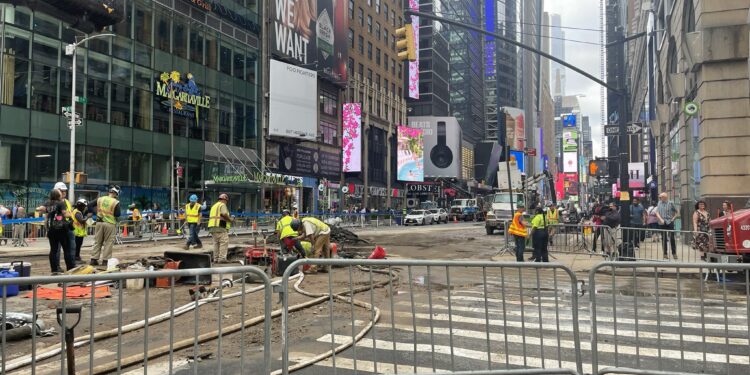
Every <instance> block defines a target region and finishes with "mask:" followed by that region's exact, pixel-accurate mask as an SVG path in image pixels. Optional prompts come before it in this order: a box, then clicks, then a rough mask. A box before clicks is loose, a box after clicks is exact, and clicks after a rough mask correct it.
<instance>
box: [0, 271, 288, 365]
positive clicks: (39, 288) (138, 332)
mask: <svg viewBox="0 0 750 375" xmlns="http://www.w3.org/2000/svg"><path fill="white" fill-rule="evenodd" d="M248 277H251V278H252V279H253V280H254V281H260V282H261V285H259V286H250V285H248V284H246V283H245V282H244V281H245V280H247V278H248ZM206 278H208V280H213V282H212V284H211V285H205V284H207V281H206ZM182 281H184V282H185V283H192V284H195V285H193V286H195V287H194V288H191V286H183V285H181V284H180V285H178V284H176V283H177V282H182ZM152 283H153V284H154V285H152ZM277 283H278V282H276V283H274V284H277ZM198 284H203V285H202V286H198ZM18 285H29V286H31V290H30V291H23V292H21V293H22V294H23V295H25V296H26V297H28V298H22V297H15V298H11V299H9V298H8V297H9V296H10V295H11V294H15V293H16V286H18ZM58 285H59V286H58ZM123 286H126V287H127V289H124V288H122V287H123ZM212 286H213V287H212ZM191 290H192V291H191ZM188 291H191V292H190V293H188ZM255 292H258V293H262V294H263V296H262V297H255V296H251V295H250V294H251V293H255ZM0 297H3V298H2V315H1V316H0V321H1V322H2V325H0V339H1V341H2V352H0V373H2V374H5V373H6V372H10V371H14V370H18V369H22V368H24V369H28V370H30V372H31V373H43V372H50V371H55V372H59V373H63V369H66V368H67V369H68V372H67V373H84V372H86V373H90V374H94V373H97V374H100V373H110V372H117V373H120V372H122V371H124V370H126V369H128V368H132V367H134V366H136V367H138V368H142V369H143V373H146V371H147V370H149V369H150V370H152V371H155V372H163V373H173V372H175V371H178V370H185V372H189V373H194V374H203V373H221V371H222V368H224V369H227V370H225V371H226V372H227V373H236V371H235V370H232V369H237V368H240V369H241V368H243V367H244V366H246V365H251V366H252V368H254V371H253V372H254V373H262V374H268V373H269V369H270V366H271V319H272V315H278V314H280V311H277V312H275V313H273V314H272V312H271V304H272V301H271V298H272V282H271V280H270V279H269V278H268V277H267V276H266V274H265V273H264V271H262V270H261V269H259V268H257V267H251V266H241V267H224V268H206V269H189V270H171V271H170V270H163V271H158V272H154V271H146V272H121V273H108V274H97V275H76V276H45V277H24V278H12V279H8V278H0ZM107 297H109V298H107ZM44 299H52V300H57V301H59V302H57V304H56V306H57V311H55V305H52V307H50V305H49V304H48V303H47V302H44V301H43V300H44ZM230 300H231V301H237V302H232V303H230V302H228V301H230ZM15 311H17V312H20V314H18V313H14V312H15ZM55 318H57V320H58V323H55V320H56V319H55ZM79 322H80V325H81V326H82V327H85V328H83V329H80V330H79V332H78V335H77V336H76V333H75V332H74V330H73V328H75V325H76V324H79ZM261 323H262V324H261ZM48 329H53V330H54V331H55V333H57V332H59V335H58V336H55V335H51V336H48V335H47V334H46V333H47V332H48V331H47V330H48ZM84 331H86V332H85V333H84V334H81V333H83V332H84ZM234 333H237V334H235V335H234V336H232V337H231V338H224V336H226V335H230V334H234ZM225 347H229V348H230V349H229V350H226V349H225ZM62 353H64V354H62ZM71 359H72V360H73V361H71ZM188 359H189V360H188ZM69 366H70V367H69ZM84 369H86V370H84Z"/></svg>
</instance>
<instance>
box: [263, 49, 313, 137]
mask: <svg viewBox="0 0 750 375" xmlns="http://www.w3.org/2000/svg"><path fill="white" fill-rule="evenodd" d="M317 85H318V79H317V73H315V72H314V71H312V70H309V69H304V68H300V67H298V66H294V65H291V64H286V63H283V62H281V61H277V60H271V65H270V94H269V126H268V134H269V135H276V136H281V137H291V138H301V139H306V140H311V141H312V140H315V139H316V138H317V136H318V123H317V118H318V92H317V91H318V86H317Z"/></svg>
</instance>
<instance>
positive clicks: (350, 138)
mask: <svg viewBox="0 0 750 375" xmlns="http://www.w3.org/2000/svg"><path fill="white" fill-rule="evenodd" d="M343 114H344V129H343V130H344V137H343V139H342V141H343V142H342V143H343V144H342V147H341V152H342V159H343V163H344V166H343V168H344V172H361V171H362V104H360V103H344V108H343Z"/></svg>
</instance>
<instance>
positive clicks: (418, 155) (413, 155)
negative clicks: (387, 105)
mask: <svg viewBox="0 0 750 375" xmlns="http://www.w3.org/2000/svg"><path fill="white" fill-rule="evenodd" d="M396 170H397V173H398V180H399V181H410V182H423V181H424V136H423V131H422V129H414V128H410V127H408V126H399V127H398V167H397V169H396Z"/></svg>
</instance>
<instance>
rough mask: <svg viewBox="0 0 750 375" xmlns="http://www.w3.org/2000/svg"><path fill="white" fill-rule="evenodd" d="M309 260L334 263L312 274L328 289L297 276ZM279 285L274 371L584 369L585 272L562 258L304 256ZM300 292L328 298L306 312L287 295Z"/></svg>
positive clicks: (529, 371) (319, 265)
mask: <svg viewBox="0 0 750 375" xmlns="http://www.w3.org/2000/svg"><path fill="white" fill-rule="evenodd" d="M311 265H312V266H313V267H317V268H318V269H321V268H322V269H325V268H330V269H329V272H328V273H327V274H324V275H316V276H307V277H313V278H314V279H313V280H312V282H313V283H314V284H313V285H315V288H316V290H321V289H322V290H324V292H323V293H319V292H310V291H307V290H305V289H304V284H302V280H299V281H298V282H297V283H296V284H295V285H294V287H293V288H292V286H291V285H290V283H289V278H290V275H292V274H293V273H294V272H296V270H297V269H298V267H299V268H302V267H307V266H311ZM280 289H281V300H282V326H281V327H282V328H281V329H282V333H281V334H282V370H280V371H278V372H276V373H283V374H288V373H289V372H291V371H295V370H298V369H301V368H304V367H307V366H315V367H316V368H318V370H319V372H320V373H332V372H333V373H335V371H336V370H353V371H354V372H355V373H356V372H357V371H363V372H374V373H434V372H448V373H452V371H453V372H455V371H474V370H481V369H486V370H489V372H486V373H487V374H499V373H501V374H505V373H511V374H513V373H519V374H543V373H555V374H557V373H565V374H582V373H583V367H582V360H581V347H580V339H579V327H578V310H579V303H578V294H579V289H578V281H577V279H576V276H575V274H573V273H572V272H571V271H570V270H569V269H567V268H566V267H564V266H562V265H559V264H551V263H544V264H542V263H500V262H479V261H474V262H469V261H428V260H343V259H334V260H331V259H326V260H321V259H302V260H299V261H296V262H295V263H293V264H292V265H290V266H289V267H288V268H287V269H286V272H285V274H284V277H283V279H282V284H281V288H280ZM300 294H301V295H303V296H306V297H308V299H307V303H308V304H309V305H314V304H324V305H322V306H321V307H319V308H318V309H317V311H316V312H315V313H314V314H309V313H298V312H296V308H297V307H298V306H299V305H294V306H290V302H289V301H290V299H292V297H294V298H298V297H299V295H300ZM358 294H360V295H361V297H358ZM310 298H312V299H310ZM309 305H308V306H309ZM300 331H302V332H304V333H305V334H304V335H298V333H299V332H300ZM292 335H294V338H293V339H292V337H291V336H292ZM518 368H527V370H525V371H524V372H519V371H518ZM570 369H573V370H570ZM506 370H511V371H506ZM514 371H516V372H514Z"/></svg>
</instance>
